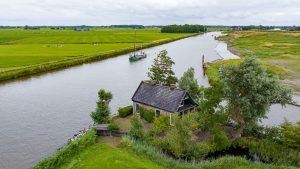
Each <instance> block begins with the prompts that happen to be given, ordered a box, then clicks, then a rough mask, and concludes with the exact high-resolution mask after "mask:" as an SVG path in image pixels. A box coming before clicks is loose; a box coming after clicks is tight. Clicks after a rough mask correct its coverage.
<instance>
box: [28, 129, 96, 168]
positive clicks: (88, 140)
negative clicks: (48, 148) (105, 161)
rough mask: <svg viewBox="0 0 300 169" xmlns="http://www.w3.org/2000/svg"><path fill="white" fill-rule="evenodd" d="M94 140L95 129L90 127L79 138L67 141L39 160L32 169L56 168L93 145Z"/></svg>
mask: <svg viewBox="0 0 300 169" xmlns="http://www.w3.org/2000/svg"><path fill="white" fill-rule="evenodd" d="M95 141H96V130H95V129H92V130H91V131H89V132H87V133H86V134H85V135H84V136H82V137H81V138H80V139H78V140H76V141H73V142H71V143H69V144H68V145H67V146H66V147H64V148H62V149H60V150H59V151H58V152H56V153H55V154H54V155H52V156H51V157H49V158H46V159H44V160H42V161H40V162H39V163H38V164H37V165H36V166H34V167H33V169H57V168H59V167H60V166H61V165H62V164H64V163H66V162H68V160H69V159H70V158H72V157H73V156H75V155H76V154H78V153H79V152H81V151H83V150H85V149H86V148H87V147H89V146H91V145H93V144H94V143H95Z"/></svg>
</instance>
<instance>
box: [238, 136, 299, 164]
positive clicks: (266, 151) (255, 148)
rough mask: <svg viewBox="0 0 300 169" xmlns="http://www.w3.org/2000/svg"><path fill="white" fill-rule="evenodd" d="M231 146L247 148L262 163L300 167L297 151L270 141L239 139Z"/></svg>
mask: <svg viewBox="0 0 300 169" xmlns="http://www.w3.org/2000/svg"><path fill="white" fill-rule="evenodd" d="M233 146H239V147H242V148H249V150H250V151H251V152H254V153H257V154H258V156H259V157H260V160H262V161H263V162H267V163H275V164H277V165H292V166H296V167H300V151H299V150H297V149H291V148H288V147H287V146H284V145H281V144H279V143H276V142H274V141H272V140H268V139H250V138H240V139H239V140H236V141H234V142H233Z"/></svg>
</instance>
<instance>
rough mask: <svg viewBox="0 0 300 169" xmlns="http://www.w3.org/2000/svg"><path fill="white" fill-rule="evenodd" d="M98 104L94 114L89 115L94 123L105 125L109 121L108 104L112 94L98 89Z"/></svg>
mask: <svg viewBox="0 0 300 169" xmlns="http://www.w3.org/2000/svg"><path fill="white" fill-rule="evenodd" d="M98 98H99V100H98V102H97V108H96V111H95V112H92V113H91V117H92V119H93V120H94V123H98V124H105V123H109V121H110V109H109V106H108V104H109V102H110V100H111V99H112V93H111V92H106V91H105V90H104V89H100V90H99V92H98Z"/></svg>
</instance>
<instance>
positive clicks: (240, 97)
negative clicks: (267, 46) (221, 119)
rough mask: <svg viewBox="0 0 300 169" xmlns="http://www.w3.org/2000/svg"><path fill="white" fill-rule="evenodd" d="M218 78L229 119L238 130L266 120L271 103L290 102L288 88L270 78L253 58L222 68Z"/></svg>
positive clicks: (290, 94)
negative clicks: (238, 125) (232, 120)
mask: <svg viewBox="0 0 300 169" xmlns="http://www.w3.org/2000/svg"><path fill="white" fill-rule="evenodd" d="M221 76H222V80H221V82H222V83H223V87H224V97H225V99H226V101H227V104H228V107H227V108H228V111H229V114H230V117H231V118H232V119H234V120H235V121H236V122H238V123H239V124H240V125H241V128H244V127H245V125H247V124H248V125H249V124H253V123H256V122H257V120H259V119H260V118H265V115H266V112H267V111H268V110H269V108H270V106H271V104H274V103H280V104H282V105H283V106H284V105H285V104H286V103H289V102H292V93H291V89H290V88H288V87H287V86H286V85H284V84H283V83H282V82H281V81H280V80H279V79H278V78H276V77H272V76H269V75H268V74H267V73H266V71H265V70H264V69H263V68H262V66H261V65H260V64H259V63H258V62H257V61H256V59H255V58H253V57H249V58H246V59H244V60H243V61H242V62H241V63H240V64H239V65H229V66H227V67H225V69H224V71H223V72H222V74H221Z"/></svg>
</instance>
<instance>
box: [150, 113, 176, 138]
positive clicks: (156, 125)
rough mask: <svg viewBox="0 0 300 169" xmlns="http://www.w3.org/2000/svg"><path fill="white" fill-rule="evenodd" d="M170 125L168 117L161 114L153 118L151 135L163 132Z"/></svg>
mask: <svg viewBox="0 0 300 169" xmlns="http://www.w3.org/2000/svg"><path fill="white" fill-rule="evenodd" d="M170 126H171V125H170V117H169V116H167V115H164V114H162V115H160V116H159V117H157V118H155V120H154V122H153V124H152V127H151V130H150V133H151V135H157V134H160V133H162V132H165V131H166V130H167V129H168V128H169V127H170Z"/></svg>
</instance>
